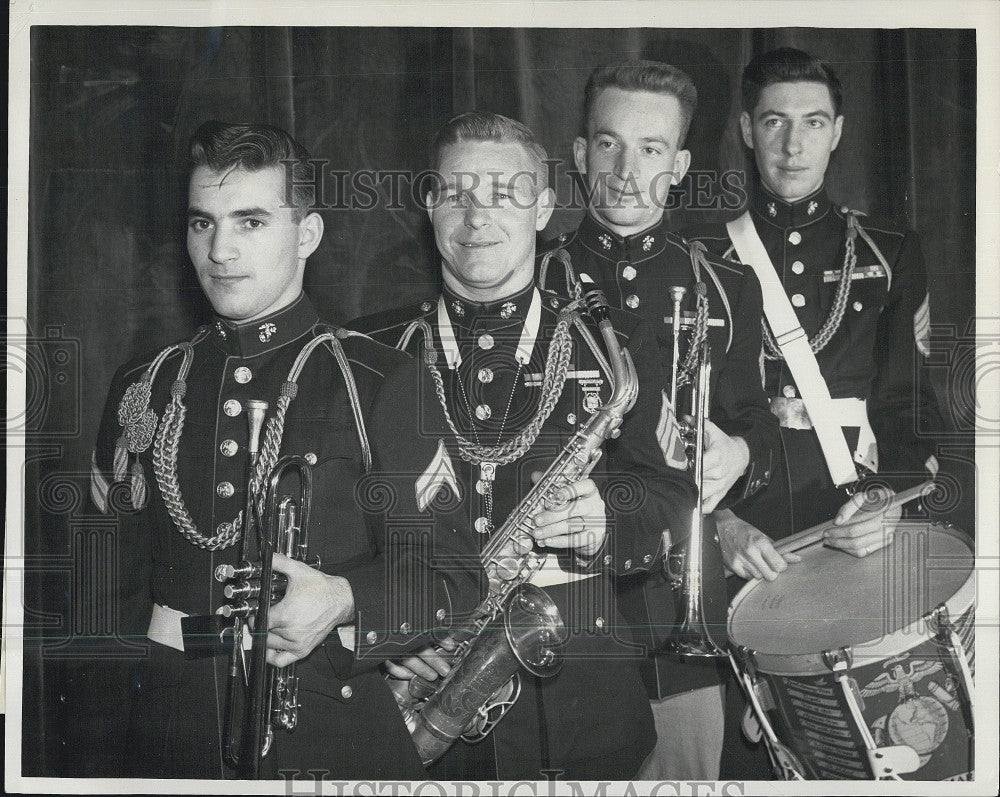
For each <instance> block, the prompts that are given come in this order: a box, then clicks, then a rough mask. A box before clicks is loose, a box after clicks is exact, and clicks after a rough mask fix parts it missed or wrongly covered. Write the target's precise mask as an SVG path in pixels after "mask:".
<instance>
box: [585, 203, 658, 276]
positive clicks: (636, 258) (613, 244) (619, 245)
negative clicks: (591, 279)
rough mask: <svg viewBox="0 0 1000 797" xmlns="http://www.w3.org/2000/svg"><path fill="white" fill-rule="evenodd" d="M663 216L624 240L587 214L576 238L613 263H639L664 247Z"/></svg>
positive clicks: (653, 255) (656, 253)
mask: <svg viewBox="0 0 1000 797" xmlns="http://www.w3.org/2000/svg"><path fill="white" fill-rule="evenodd" d="M665 221H666V217H665V216H664V218H663V219H660V221H658V222H657V223H656V224H654V225H653V226H652V227H649V228H647V229H645V230H643V231H642V232H637V233H635V234H633V235H628V236H625V237H624V238H623V237H622V236H620V235H619V234H618V233H616V232H614V231H612V230H610V229H608V228H607V227H605V226H604V225H603V224H601V223H600V222H599V221H598V220H597V219H595V218H594V217H593V216H592V215H591V214H590V213H589V212H588V213H587V215H586V216H584V217H583V222H581V224H580V230H579V232H578V236H579V238H580V242H581V243H582V244H583V245H584V246H585V247H586V248H587V249H589V250H590V251H591V252H593V253H594V254H596V255H599V256H600V257H603V258H604V259H606V260H610V261H611V262H613V263H616V262H618V261H619V260H628V261H629V262H632V263H638V262H640V261H642V260H645V259H647V258H650V257H655V256H656V255H658V254H659V253H660V252H662V251H663V250H664V249H665V248H666V246H667V230H666V226H665Z"/></svg>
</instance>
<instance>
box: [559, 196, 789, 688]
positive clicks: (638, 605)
mask: <svg viewBox="0 0 1000 797" xmlns="http://www.w3.org/2000/svg"><path fill="white" fill-rule="evenodd" d="M550 246H551V247H556V246H558V247H562V248H563V249H565V250H566V251H567V252H569V254H570V258H571V260H572V263H573V267H574V269H575V270H576V271H577V273H580V274H587V275H588V276H589V277H590V278H591V279H593V280H594V281H595V282H596V283H597V284H598V285H599V286H600V287H601V288H603V289H604V290H605V292H606V293H607V296H608V300H609V301H610V302H611V304H613V305H615V306H617V307H625V308H631V309H632V310H633V312H635V313H637V314H638V315H640V316H641V317H642V318H643V319H644V320H645V321H646V324H647V326H648V327H649V328H650V329H652V330H655V334H656V341H657V346H658V348H659V354H658V357H659V359H660V362H661V364H662V367H663V372H664V375H665V379H666V381H665V382H664V383H663V385H662V386H663V388H664V389H666V390H667V391H668V393H669V379H670V374H671V366H672V362H673V335H674V332H673V301H672V299H671V296H670V289H671V288H672V287H674V286H680V287H683V288H685V289H686V292H685V295H684V299H683V301H682V304H681V310H682V321H681V324H682V327H681V328H682V334H681V341H680V351H679V354H680V357H679V359H680V360H681V361H683V359H684V357H685V355H686V354H687V352H688V348H689V345H690V339H691V335H692V331H691V324H692V322H693V320H694V311H695V298H696V294H695V284H696V282H697V279H696V277H695V270H694V267H693V265H692V257H691V251H690V246H689V244H688V243H687V242H686V241H684V240H683V239H682V238H681V237H680V236H678V235H677V234H675V233H672V232H670V231H668V230H667V228H666V220H665V219H664V220H663V221H661V222H660V223H659V224H657V225H655V226H653V227H651V228H650V229H648V230H646V231H644V232H640V233H637V234H635V235H630V236H628V237H625V238H623V237H621V236H620V235H618V234H616V233H615V232H613V231H611V230H609V229H607V228H606V227H605V226H604V225H602V224H601V223H600V222H598V221H597V220H596V219H594V217H593V216H591V215H590V214H589V213H588V214H587V216H586V217H585V218H584V220H583V222H582V223H581V224H580V227H579V228H578V229H577V230H576V231H575V232H573V233H569V234H564V235H562V236H560V237H559V238H557V239H556V240H554V241H552V242H551V244H550ZM706 261H707V268H706V267H702V268H701V275H700V279H701V281H702V282H704V284H705V286H706V288H707V291H708V293H707V297H708V308H709V311H708V315H709V322H708V324H709V326H708V341H709V346H710V351H711V363H712V369H711V374H710V376H711V381H710V388H709V396H710V408H709V416H710V418H711V420H712V421H713V422H714V423H716V424H717V425H718V426H719V428H721V429H722V430H723V431H724V432H725V433H726V434H728V435H730V436H740V437H742V438H743V439H744V440H746V443H747V447H748V448H749V451H750V463H749V465H748V466H747V469H746V471H745V473H744V474H743V476H742V477H741V478H740V479H738V480H737V481H736V483H735V484H734V485H733V487H732V488H731V489H730V492H729V493H728V494H727V496H726V497H725V498H724V499H723V501H722V502H721V503H720V505H719V506H720V508H725V507H726V506H730V505H732V504H734V503H739V502H741V501H744V500H745V499H747V498H749V497H750V496H753V495H755V494H757V493H758V492H760V491H761V490H762V489H763V487H764V486H766V485H767V483H768V481H769V480H770V477H771V472H772V467H773V460H772V458H773V451H774V449H776V448H777V446H778V439H777V438H778V429H777V423H776V421H775V418H774V417H773V416H772V415H771V413H770V412H769V411H768V406H767V401H766V399H765V396H764V392H763V389H762V387H761V376H760V352H761V330H760V323H759V318H760V314H761V296H760V284H759V283H758V281H757V278H756V276H754V274H753V272H752V271H749V270H746V269H744V268H743V266H742V265H739V264H734V263H732V262H726V261H724V260H722V259H721V258H718V257H714V256H711V255H709V256H708V257H707V258H706ZM709 270H710V271H711V273H708V271H709ZM713 275H714V278H713ZM546 279H547V280H548V279H550V278H549V277H548V276H547V277H546ZM689 396H690V393H689V391H684V390H682V391H680V392H679V393H678V404H679V405H680V409H679V411H680V412H681V413H682V414H683V413H688V412H690V404H689ZM706 533H710V536H709V537H708V539H707V540H706V545H705V551H706V554H707V557H706V561H705V579H704V583H705V585H706V611H707V612H708V619H709V622H710V623H711V624H712V627H713V629H715V630H716V631H718V632H720V633H719V636H718V639H720V640H721V639H722V638H723V635H722V634H721V631H722V629H723V628H724V624H725V604H726V601H725V595H724V589H723V587H722V581H721V572H722V564H721V552H720V550H719V547H718V543H717V542H716V541H715V539H714V526H712V524H711V522H708V523H706ZM621 585H622V594H621V596H620V597H621V602H622V606H623V609H624V610H625V612H626V617H627V618H628V619H629V621H630V622H632V623H633V624H634V625H635V626H636V628H637V629H638V630H639V632H640V633H641V632H643V631H644V630H645V629H650V628H656V627H659V628H661V629H665V630H667V631H669V629H670V626H671V624H672V620H673V615H672V612H675V611H676V609H675V601H674V596H673V595H672V592H671V590H670V588H669V585H668V584H667V583H666V580H665V579H664V577H663V573H662V571H660V572H655V573H654V574H653V575H652V577H650V578H649V579H647V580H646V581H645V583H643V584H642V585H641V588H640V584H639V583H638V582H637V581H635V580H632V581H627V582H626V581H623V582H621ZM658 641H659V640H658V639H657V638H656V636H655V635H650V636H649V637H647V643H648V646H649V649H650V652H651V653H653V652H654V651H655V650H656V649H657V648H658V647H659V645H658V644H657V642H658ZM643 675H644V677H645V680H646V683H647V686H648V688H649V693H650V695H651V696H652V697H656V698H661V697H666V696H668V695H671V694H678V693H681V692H685V691H688V690H690V689H694V688H698V687H702V686H708V685H710V684H712V683H716V682H717V675H716V670H715V667H714V666H713V663H712V662H710V661H687V662H685V663H684V664H683V665H682V664H681V663H680V662H679V661H678V660H677V658H676V657H673V656H669V655H667V654H662V653H661V654H659V655H655V656H654V655H651V657H650V658H649V660H648V661H647V662H646V664H645V666H644V667H643Z"/></svg>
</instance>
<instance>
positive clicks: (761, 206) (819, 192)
mask: <svg viewBox="0 0 1000 797" xmlns="http://www.w3.org/2000/svg"><path fill="white" fill-rule="evenodd" d="M832 207H833V205H832V204H831V202H830V198H829V197H828V196H827V195H826V191H825V190H824V187H823V186H822V185H821V186H820V187H819V188H817V189H816V190H815V191H813V192H812V193H811V194H810V195H809V196H807V197H803V198H802V199H798V200H796V201H795V202H786V201H785V200H784V199H780V198H779V197H777V196H775V195H774V194H772V193H771V192H770V191H768V190H767V188H766V187H765V186H764V184H763V183H762V182H760V180H759V179H758V180H757V181H756V183H755V185H754V188H753V190H752V191H751V193H750V208H751V210H753V212H754V214H755V215H757V216H759V217H760V218H762V219H763V220H764V221H766V222H767V223H768V224H773V225H774V226H775V227H781V228H786V227H805V226H806V225H808V224H812V223H813V222H814V221H819V220H820V219H821V218H823V217H824V216H826V214H827V213H829V212H830V209H831V208H832Z"/></svg>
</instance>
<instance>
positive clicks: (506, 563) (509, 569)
mask: <svg viewBox="0 0 1000 797" xmlns="http://www.w3.org/2000/svg"><path fill="white" fill-rule="evenodd" d="M520 572H521V560H520V559H519V558H517V556H515V555H511V556H501V557H500V558H499V559H497V562H496V577H497V578H498V579H499V580H500V581H511V580H512V579H514V578H517V574H518V573H520Z"/></svg>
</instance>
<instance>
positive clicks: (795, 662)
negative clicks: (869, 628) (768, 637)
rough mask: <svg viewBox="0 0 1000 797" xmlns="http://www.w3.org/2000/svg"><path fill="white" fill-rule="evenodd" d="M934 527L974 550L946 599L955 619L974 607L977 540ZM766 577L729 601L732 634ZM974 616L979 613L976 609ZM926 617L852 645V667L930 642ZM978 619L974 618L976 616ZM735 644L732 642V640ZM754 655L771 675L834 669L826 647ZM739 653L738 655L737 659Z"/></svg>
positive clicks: (757, 666)
mask: <svg viewBox="0 0 1000 797" xmlns="http://www.w3.org/2000/svg"><path fill="white" fill-rule="evenodd" d="M929 526H930V528H933V529H935V530H936V531H937V532H938V533H942V534H947V535H949V536H950V537H953V538H954V539H956V540H958V541H959V542H961V543H962V544H963V545H965V546H966V547H967V548H968V549H969V552H970V553H971V554H972V562H973V564H972V570H971V572H970V573H969V576H968V578H966V579H965V581H964V582H963V583H962V586H960V587H959V588H958V589H957V590H956V591H955V593H954V594H953V595H952V596H951V597H950V598H948V599H947V600H945V601H944V605H945V607H946V608H947V609H948V613H949V616H950V617H951V619H952V622H954V621H956V620H957V619H958V618H959V617H962V616H964V615H965V614H966V612H968V611H970V610H972V609H974V604H975V597H976V566H975V556H976V554H975V548H974V546H973V540H972V539H971V538H970V537H969V536H968V535H967V534H965V532H963V531H960V530H959V529H958V528H957V527H955V526H953V525H952V524H950V523H947V524H946V523H942V522H940V521H934V522H932V523H930V524H929ZM761 582H762V579H759V578H757V579H753V580H752V581H749V582H748V583H747V584H745V585H744V586H743V588H742V589H741V590H740V591H739V592H738V593H737V594H736V597H734V598H733V600H732V602H731V603H730V605H729V611H728V616H727V620H726V630H727V632H728V634H729V638H730V639H732V630H733V614H734V613H735V611H736V609H737V608H738V607H739V605H740V604H741V602H742V601H743V600H744V599H745V597H746V595H747V594H748V593H749V592H751V591H752V590H753V589H754V588H755V587H756V586H757V585H758V584H760V583H761ZM972 616H973V618H974V617H975V614H974V613H973V615H972ZM925 617H926V615H924V616H921V617H917V618H916V619H915V620H914V621H913V622H912V623H910V624H909V625H906V626H903V627H902V628H899V629H897V630H895V631H893V632H892V633H890V634H885V635H884V636H882V637H881V638H880V639H876V640H871V641H869V642H860V643H857V644H854V645H851V646H849V647H850V650H851V652H852V654H853V663H852V665H851V666H852V668H857V667H862V666H864V665H866V664H869V663H872V662H876V661H882V660H884V659H887V658H889V657H890V656H897V655H899V654H900V653H905V652H906V651H908V650H912V649H913V648H915V647H916V646H917V645H920V644H922V643H924V642H926V641H927V640H929V639H932V638H933V637H934V633H933V632H932V631H930V630H929V624H927V623H926V622H925ZM973 622H974V620H973ZM730 644H731V645H732V643H730ZM748 650H749V652H750V654H751V655H752V656H753V664H754V668H755V669H756V670H758V671H760V672H762V673H766V674H768V675H829V674H830V672H831V670H830V668H829V667H828V666H827V664H826V663H825V662H824V660H823V653H824V651H817V652H809V653H761V652H758V651H756V650H753V649H748ZM739 658H740V657H739V656H736V660H737V662H738V661H739Z"/></svg>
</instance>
